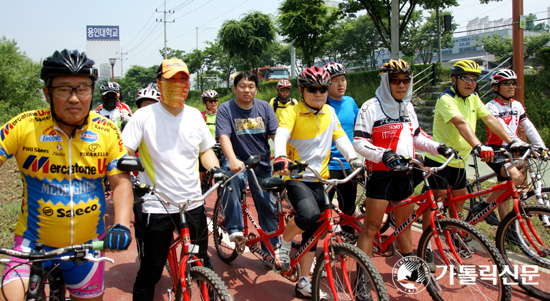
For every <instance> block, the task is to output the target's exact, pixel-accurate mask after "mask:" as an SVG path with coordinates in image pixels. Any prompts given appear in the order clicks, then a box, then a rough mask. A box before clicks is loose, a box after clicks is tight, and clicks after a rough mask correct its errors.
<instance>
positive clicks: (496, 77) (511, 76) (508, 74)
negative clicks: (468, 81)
mask: <svg viewBox="0 0 550 301" xmlns="http://www.w3.org/2000/svg"><path fill="white" fill-rule="evenodd" d="M517 78H518V76H517V75H516V73H515V72H514V70H510V69H500V70H498V71H497V72H496V73H495V74H493V78H492V79H491V84H493V85H497V84H500V82H503V81H505V80H515V79H517Z"/></svg>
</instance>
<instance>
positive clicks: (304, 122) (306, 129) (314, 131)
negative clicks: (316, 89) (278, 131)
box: [279, 102, 346, 181]
mask: <svg viewBox="0 0 550 301" xmlns="http://www.w3.org/2000/svg"><path fill="white" fill-rule="evenodd" d="M279 127H282V128H285V129H288V130H289V131H290V139H289V140H288V143H287V148H286V153H287V157H288V158H289V159H290V160H291V161H293V162H294V161H295V160H298V161H306V162H307V163H308V165H309V166H310V167H311V168H313V169H314V170H316V171H318V172H319V173H320V175H321V176H322V177H323V179H328V178H329V170H328V162H329V161H330V149H331V146H332V141H333V140H335V139H337V138H340V137H342V136H345V135H346V132H344V130H343V129H342V126H341V125H340V121H339V120H338V117H337V116H336V113H335V111H334V109H333V108H332V107H331V106H329V105H324V106H323V107H322V108H321V111H319V112H318V113H315V112H312V111H311V110H309V109H308V108H307V107H306V106H305V104H304V103H303V102H302V103H299V104H297V105H295V106H290V107H288V108H286V109H285V110H283V112H282V114H281V120H280V122H279ZM313 178H314V176H313V173H311V172H310V171H308V170H306V171H305V172H304V173H303V179H304V180H305V181H311V179H313ZM288 179H289V178H288V177H285V180H288Z"/></svg>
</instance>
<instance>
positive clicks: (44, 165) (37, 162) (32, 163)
mask: <svg viewBox="0 0 550 301" xmlns="http://www.w3.org/2000/svg"><path fill="white" fill-rule="evenodd" d="M61 155H62V156H64V154H61ZM106 161H107V159H106V158H101V159H98V162H97V164H98V166H97V167H96V166H83V165H79V164H78V163H75V164H73V165H71V166H67V165H59V164H50V158H49V157H38V156H34V155H29V156H28V157H27V159H26V160H25V163H23V169H27V170H29V169H30V170H31V171H33V172H38V171H40V170H42V171H41V172H42V173H52V174H53V173H60V174H69V172H70V173H72V174H84V175H95V174H97V173H98V172H99V173H100V174H103V173H104V172H105V165H106Z"/></svg>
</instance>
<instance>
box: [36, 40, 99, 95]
mask: <svg viewBox="0 0 550 301" xmlns="http://www.w3.org/2000/svg"><path fill="white" fill-rule="evenodd" d="M93 65H94V61H93V60H91V59H89V58H88V57H86V53H85V52H82V53H80V52H79V51H78V50H67V49H64V50H62V51H61V52H59V51H56V52H54V53H53V55H52V56H50V57H47V58H46V59H45V60H44V61H43V62H42V70H41V71H40V78H41V79H42V80H43V81H44V82H45V84H46V86H49V85H50V83H51V79H52V77H54V76H57V75H87V76H89V77H90V78H91V79H92V85H93V83H94V82H95V81H96V80H97V69H96V68H94V67H93Z"/></svg>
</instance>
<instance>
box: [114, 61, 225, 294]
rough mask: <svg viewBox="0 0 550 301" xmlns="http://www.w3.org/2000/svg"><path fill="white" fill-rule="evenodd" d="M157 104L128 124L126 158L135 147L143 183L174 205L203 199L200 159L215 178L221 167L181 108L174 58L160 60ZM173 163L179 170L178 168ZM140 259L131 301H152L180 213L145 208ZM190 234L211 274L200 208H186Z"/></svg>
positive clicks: (191, 112) (183, 86)
mask: <svg viewBox="0 0 550 301" xmlns="http://www.w3.org/2000/svg"><path fill="white" fill-rule="evenodd" d="M157 85H158V88H159V91H160V102H157V103H155V104H152V105H150V106H147V107H144V108H141V109H140V110H138V111H136V114H135V115H134V116H133V117H132V119H130V121H129V122H128V124H127V126H126V128H125V130H124V134H123V135H122V139H123V141H124V144H125V146H126V148H127V150H128V153H129V154H130V155H133V154H134V153H135V150H136V149H137V148H138V147H139V157H140V158H141V160H142V162H143V164H144V166H145V172H142V173H140V174H139V180H140V182H141V183H146V184H149V185H151V186H155V187H157V188H159V189H160V190H162V191H163V192H164V193H165V194H166V195H167V196H168V197H169V198H170V199H172V200H175V201H177V200H183V199H188V198H198V197H200V196H201V189H200V185H199V173H198V170H197V168H196V166H197V159H198V158H199V157H200V159H201V162H202V164H203V166H204V167H205V168H207V169H209V170H210V169H212V173H213V174H214V173H217V170H216V169H215V167H219V162H218V159H217V157H216V155H215V154H214V151H212V149H211V148H212V146H214V144H215V140H214V138H213V137H212V135H211V134H210V131H209V130H208V127H207V126H206V123H204V120H203V118H202V115H201V113H200V112H199V111H198V110H197V109H195V108H193V107H190V106H185V105H184V103H185V99H186V98H187V93H188V92H189V71H188V69H187V65H186V64H185V63H184V62H183V61H181V60H179V59H176V58H172V59H168V60H164V61H163V62H162V64H161V65H160V66H159V69H158V72H157ZM176 163H177V164H176ZM143 214H144V216H143V221H144V223H145V225H143V226H144V227H145V233H144V237H143V257H142V259H141V264H140V268H139V271H138V274H137V277H136V282H135V283H134V291H133V299H134V300H153V298H154V295H155V285H156V284H157V282H158V281H159V280H160V277H161V276H162V270H163V268H164V263H165V262H166V258H167V256H168V249H169V245H170V241H171V239H172V233H173V231H174V227H175V225H180V223H181V221H180V216H179V209H178V208H177V207H174V206H171V205H166V204H161V203H160V202H154V201H150V202H144V203H143ZM187 217H188V221H189V232H190V234H191V240H192V243H193V244H197V245H199V247H200V249H199V253H198V254H197V256H198V257H199V258H201V259H202V260H203V262H204V265H205V266H207V267H210V268H212V265H211V263H210V258H209V257H208V254H207V249H208V232H207V231H205V229H207V222H206V211H205V209H204V203H195V204H191V205H190V206H189V207H188V208H187Z"/></svg>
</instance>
